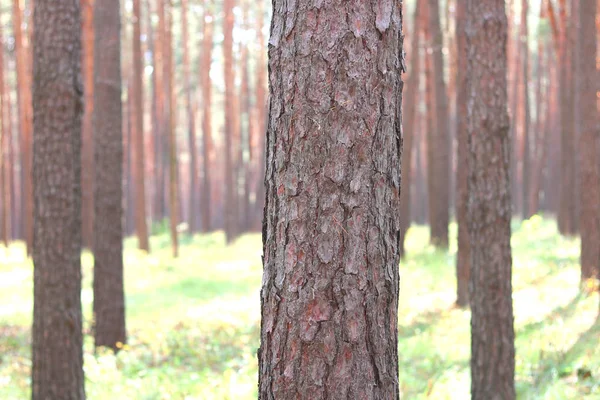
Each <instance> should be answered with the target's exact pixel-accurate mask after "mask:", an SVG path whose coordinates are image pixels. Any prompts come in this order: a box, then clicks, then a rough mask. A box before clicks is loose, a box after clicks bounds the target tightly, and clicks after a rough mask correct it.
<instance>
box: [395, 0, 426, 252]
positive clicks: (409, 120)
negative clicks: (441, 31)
mask: <svg viewBox="0 0 600 400" xmlns="http://www.w3.org/2000/svg"><path fill="white" fill-rule="evenodd" d="M420 10H421V7H420V6H419V2H416V4H415V12H414V18H413V21H414V24H413V31H412V32H413V35H412V38H411V45H410V48H411V52H412V54H409V55H408V58H409V59H410V66H409V70H408V72H409V74H410V75H409V77H408V79H407V83H406V95H405V96H404V98H403V101H404V104H403V106H404V107H403V109H404V117H405V123H404V126H403V129H402V131H403V133H404V146H403V149H404V151H403V153H402V171H404V174H403V175H402V188H403V190H402V194H401V195H400V216H401V217H400V256H401V257H404V254H405V250H404V239H405V238H406V232H407V231H408V228H409V227H410V221H411V218H410V216H411V214H410V198H411V196H410V194H411V187H410V186H411V176H410V170H411V165H412V147H413V141H414V137H415V133H414V130H415V120H416V118H417V106H418V104H419V77H420V71H419V70H420V60H421V58H420V53H421V52H420V51H419V46H420V45H421V43H420V42H421V41H420V40H419V39H420V38H421V35H420V33H419V31H420V29H421V24H420V22H421V18H422V17H421V14H422V13H421V12H420Z"/></svg>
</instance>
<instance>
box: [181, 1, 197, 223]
mask: <svg viewBox="0 0 600 400" xmlns="http://www.w3.org/2000/svg"><path fill="white" fill-rule="evenodd" d="M187 13H188V0H182V1H181V40H182V46H183V84H184V86H185V88H184V92H185V102H186V105H185V108H186V111H187V120H188V151H189V152H190V185H189V188H188V190H189V218H188V222H189V224H190V226H189V230H190V232H191V233H195V232H198V230H199V227H198V218H197V213H198V200H197V197H196V196H197V195H198V167H197V165H198V161H197V159H198V156H197V153H196V151H197V150H196V124H195V122H196V121H195V115H194V107H193V106H192V85H191V82H190V54H189V50H188V43H189V38H188V16H187Z"/></svg>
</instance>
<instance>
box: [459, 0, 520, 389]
mask: <svg viewBox="0 0 600 400" xmlns="http://www.w3.org/2000/svg"><path fill="white" fill-rule="evenodd" d="M506 41H507V18H506V12H505V6H504V0H467V25H466V44H467V93H468V96H469V97H468V100H467V110H468V111H467V129H468V135H469V137H468V144H469V155H468V170H469V178H468V190H469V203H468V224H469V237H470V240H471V280H470V285H469V290H470V292H469V298H470V303H471V312H472V314H471V315H472V317H471V398H472V399H474V400H490V399H502V400H511V399H515V397H516V395H515V383H514V371H515V348H514V327H513V306H512V287H511V269H512V257H511V248H510V235H511V232H510V220H511V200H510V166H509V165H510V138H509V117H508V111H507V107H508V104H507V103H508V102H507V81H506V66H507V65H506V61H507V60H506Z"/></svg>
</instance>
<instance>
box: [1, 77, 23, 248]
mask: <svg viewBox="0 0 600 400" xmlns="http://www.w3.org/2000/svg"><path fill="white" fill-rule="evenodd" d="M11 97H12V96H11V90H10V88H9V87H7V88H6V99H5V105H6V116H7V118H6V124H7V125H6V128H7V132H8V135H7V145H8V186H9V190H10V199H11V206H12V207H11V210H12V211H11V212H12V215H11V219H10V225H11V238H13V239H14V238H17V237H19V227H21V226H22V224H21V223H20V221H19V216H20V215H23V213H22V212H21V202H20V201H19V199H18V197H17V196H18V193H19V191H18V189H17V182H15V181H16V179H15V163H16V161H17V160H16V159H17V157H15V154H16V153H17V149H16V148H17V147H18V142H17V141H16V140H14V136H15V131H14V129H13V104H12V100H11Z"/></svg>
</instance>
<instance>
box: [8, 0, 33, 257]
mask: <svg viewBox="0 0 600 400" xmlns="http://www.w3.org/2000/svg"><path fill="white" fill-rule="evenodd" d="M22 18H23V7H22V5H21V0H13V32H14V36H15V52H16V64H17V68H16V69H17V105H18V107H17V109H18V113H19V124H18V127H19V132H20V135H21V136H20V137H21V143H20V144H21V149H20V150H21V160H22V161H21V174H22V177H21V182H22V186H21V193H22V199H21V200H22V202H23V206H22V209H21V210H22V217H21V223H22V226H23V227H22V233H23V237H24V239H25V245H26V246H27V254H31V246H32V243H33V186H32V182H31V176H32V165H33V159H32V131H31V129H32V123H33V121H32V113H33V111H32V108H31V105H32V100H31V53H30V52H31V49H30V46H29V44H28V41H27V40H26V38H25V37H24V35H23V28H22V26H23V21H22Z"/></svg>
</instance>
